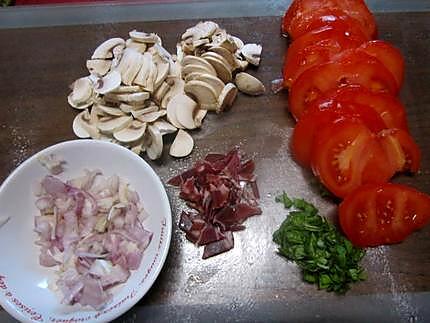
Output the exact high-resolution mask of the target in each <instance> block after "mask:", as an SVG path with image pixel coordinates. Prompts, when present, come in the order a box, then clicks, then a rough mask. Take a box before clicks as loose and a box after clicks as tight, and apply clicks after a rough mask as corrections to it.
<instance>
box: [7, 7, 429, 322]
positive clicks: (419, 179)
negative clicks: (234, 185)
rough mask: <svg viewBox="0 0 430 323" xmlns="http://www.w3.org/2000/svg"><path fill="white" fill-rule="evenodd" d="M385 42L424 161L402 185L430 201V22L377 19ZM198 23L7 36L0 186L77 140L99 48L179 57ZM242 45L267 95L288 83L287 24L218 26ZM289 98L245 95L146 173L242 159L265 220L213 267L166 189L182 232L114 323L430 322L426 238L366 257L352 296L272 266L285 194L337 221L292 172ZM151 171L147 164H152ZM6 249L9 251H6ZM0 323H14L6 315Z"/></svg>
mask: <svg viewBox="0 0 430 323" xmlns="http://www.w3.org/2000/svg"><path fill="white" fill-rule="evenodd" d="M376 18H377V21H378V26H379V31H380V38H382V39H385V40H389V41H391V42H392V43H393V44H395V45H396V46H397V47H399V48H400V49H401V51H402V52H403V54H404V55H405V58H406V79H405V84H404V86H403V89H402V92H401V98H402V100H403V102H404V103H405V105H406V107H407V114H408V119H409V126H410V130H411V133H412V135H413V136H414V138H415V139H416V141H417V143H418V145H419V146H420V147H421V149H422V153H423V157H422V166H421V172H420V173H419V174H418V175H416V176H414V177H407V176H404V175H401V176H397V177H396V178H395V179H394V181H396V182H401V183H405V184H409V185H412V186H414V187H416V188H418V189H420V190H422V191H424V192H426V193H430V139H429V138H430V90H429V86H430V69H429V66H430V65H429V61H428V60H429V58H430V38H429V37H430V36H429V35H430V13H425V12H421V13H414V12H408V13H381V14H376ZM197 21H198V20H180V21H174V22H168V21H164V22H163V21H162V22H136V23H119V24H103V25H84V26H82V25H81V26H63V27H49V28H27V29H10V30H0V40H1V44H2V45H1V49H0V98H1V112H2V113H1V116H0V153H1V158H0V182H2V181H3V180H4V179H5V178H6V177H7V176H8V174H9V173H10V172H11V171H12V170H13V169H14V168H15V167H17V166H18V165H19V164H20V163H21V162H22V161H23V160H25V159H26V158H27V157H29V156H31V155H32V154H34V153H35V152H37V151H39V150H41V149H43V148H45V147H47V146H49V145H52V144H55V143H58V142H61V141H64V140H69V139H74V138H75V137H74V134H73V132H72V129H71V124H72V120H73V118H74V116H75V115H76V113H77V112H76V111H75V110H73V109H72V108H70V107H69V106H68V104H67V100H66V97H67V94H68V93H69V89H68V85H69V84H70V83H71V82H72V81H73V80H75V79H76V78H78V77H80V76H84V75H86V69H85V60H86V59H87V58H88V57H89V56H90V54H91V53H92V51H93V49H94V48H95V46H96V45H97V44H99V43H100V42H101V41H102V40H104V39H107V38H108V37H114V36H121V37H126V35H127V32H128V31H129V30H132V29H135V28H136V29H139V30H140V29H143V30H145V31H155V32H157V33H158V34H159V35H160V36H161V37H162V39H163V41H164V44H165V47H166V48H167V49H169V50H170V51H173V49H174V48H175V44H176V42H177V37H178V36H179V33H180V31H183V30H185V28H186V27H189V26H191V25H192V24H194V23H196V22H197ZM215 21H216V22H218V23H219V24H220V25H222V26H223V27H225V28H227V30H228V31H229V32H231V33H232V34H235V35H237V36H239V37H240V38H242V39H243V40H245V41H249V42H251V41H252V42H257V43H261V44H263V48H264V49H263V59H262V64H261V66H260V67H259V68H258V69H253V70H251V73H252V74H255V75H256V76H258V77H259V78H260V79H262V80H263V81H264V83H265V85H266V87H267V88H270V83H271V81H272V80H273V79H276V78H279V77H280V75H281V74H280V69H281V64H282V56H283V53H284V52H285V50H286V48H287V46H286V41H285V39H283V38H282V37H281V36H280V35H279V25H280V17H279V16H275V17H254V18H237V19H236V18H228V19H215ZM286 106H287V94H286V93H279V94H273V93H271V92H269V91H268V92H267V94H266V95H264V96H261V97H257V98H252V97H247V96H245V95H242V94H241V95H239V97H238V99H237V101H236V103H235V104H234V107H233V108H232V109H231V110H230V111H228V112H226V113H224V114H221V115H209V116H208V117H207V118H206V120H205V122H204V125H203V127H202V129H201V130H198V131H195V132H193V137H194V139H195V142H196V147H195V150H194V152H193V154H192V155H191V156H190V157H188V158H185V159H181V160H176V159H173V158H171V157H169V156H168V154H167V152H165V153H164V156H163V158H162V159H161V160H160V161H158V162H150V163H151V165H152V166H153V167H154V169H155V171H156V172H157V173H158V174H159V176H160V177H161V179H162V180H163V182H165V181H166V180H167V179H168V178H170V177H171V176H173V175H175V174H177V173H179V172H180V171H181V170H184V169H186V168H187V167H189V166H190V165H191V164H192V163H193V162H194V161H196V160H197V159H199V158H201V157H203V156H204V155H205V154H206V153H208V152H214V151H218V152H225V151H227V150H228V149H230V148H232V147H233V146H235V145H238V146H240V147H241V149H242V150H243V151H244V152H246V153H247V154H248V155H249V156H251V157H253V158H254V159H255V161H256V164H257V170H256V172H257V174H258V183H259V187H260V191H261V195H262V198H261V206H262V208H263V214H262V215H261V216H256V217H253V218H251V219H249V220H248V221H247V222H246V226H247V229H246V230H245V231H243V232H239V233H237V234H236V235H235V242H236V246H235V248H234V249H233V250H232V251H230V252H228V253H225V254H222V255H220V256H217V257H213V258H210V259H208V260H202V259H201V253H202V248H196V247H195V246H194V245H192V244H191V243H189V242H188V241H186V240H185V238H184V235H183V234H182V232H181V231H180V230H179V229H178V225H177V223H178V215H179V212H180V210H181V208H182V206H183V204H182V203H181V202H180V201H179V199H178V197H177V193H178V192H177V191H175V190H174V189H171V188H167V192H168V195H169V198H170V201H171V205H172V216H173V222H174V228H173V235H172V243H171V248H170V252H169V255H168V258H167V261H166V263H165V266H164V268H163V270H162V272H161V274H160V276H159V278H158V279H157V281H156V283H155V284H154V286H153V287H152V288H151V290H150V291H149V293H148V294H147V295H146V296H145V297H144V298H143V299H142V300H141V301H140V302H139V303H138V305H137V306H135V307H134V308H133V309H132V310H130V311H129V312H128V313H126V314H125V315H124V316H122V317H121V318H119V319H118V322H142V321H146V320H147V321H166V322H167V321H187V322H188V321H292V322H294V321H303V322H304V321H306V322H308V321H323V322H326V321H327V322H332V321H348V322H364V321H373V322H376V321H377V322H385V321H386V322H395V321H408V320H409V321H411V322H414V321H415V320H417V321H418V322H421V321H426V320H430V308H429V307H428V304H430V271H429V269H430V239H429V238H430V226H428V227H427V228H425V229H424V230H422V231H420V232H418V233H415V234H413V235H412V236H411V237H409V238H408V239H407V240H406V241H405V242H403V243H401V244H399V245H395V246H386V247H379V248H374V249H369V250H368V251H367V255H366V257H365V259H364V261H363V265H364V267H365V268H366V269H367V272H368V275H369V278H368V280H367V281H365V282H363V283H359V284H355V285H354V286H353V288H352V290H351V291H349V292H348V293H347V294H346V296H336V295H333V294H331V293H326V292H324V291H318V290H317V289H316V288H315V287H314V286H311V285H307V284H305V283H303V282H302V281H301V278H300V273H299V270H298V268H297V267H296V266H295V265H294V264H293V263H289V262H286V261H285V260H284V259H282V258H281V257H279V256H278V255H277V254H276V246H275V244H274V243H273V242H272V238H271V237H272V233H273V231H274V230H275V229H276V228H277V226H278V225H279V224H280V223H281V222H282V221H283V219H284V218H285V215H286V212H285V211H284V210H283V209H282V207H281V206H280V205H278V204H276V203H275V202H274V196H275V195H276V194H277V193H279V192H280V191H282V190H285V191H287V192H288V193H289V194H290V195H291V196H294V197H303V198H306V199H308V200H310V201H312V202H313V203H315V204H316V205H317V206H318V207H319V208H320V209H321V210H322V213H323V214H325V215H327V216H329V217H334V216H335V213H336V207H335V205H334V204H333V203H332V202H331V201H329V200H325V199H323V198H321V197H319V195H318V193H317V191H316V190H315V188H314V186H313V185H312V184H311V181H312V176H311V174H310V173H309V172H308V171H306V170H304V169H303V168H301V167H299V166H298V165H296V164H295V162H294V161H293V160H292V158H291V153H290V151H289V148H288V143H289V139H290V136H291V131H292V128H293V126H294V122H293V119H292V118H291V116H290V115H289V114H288V113H287V111H286ZM145 159H146V157H145ZM2 247H3V246H2ZM0 321H2V322H3V321H5V322H13V319H12V318H11V317H10V316H9V315H8V314H7V313H5V312H4V311H0Z"/></svg>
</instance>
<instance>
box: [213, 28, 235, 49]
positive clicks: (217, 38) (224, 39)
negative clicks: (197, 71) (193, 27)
mask: <svg viewBox="0 0 430 323" xmlns="http://www.w3.org/2000/svg"><path fill="white" fill-rule="evenodd" d="M212 44H213V45H215V46H221V47H224V48H225V49H227V50H229V51H230V52H231V53H235V52H236V50H237V45H236V43H235V41H234V39H233V38H232V37H231V36H230V35H228V34H227V32H226V31H225V30H220V31H218V32H217V33H216V34H215V35H214V36H213V37H212Z"/></svg>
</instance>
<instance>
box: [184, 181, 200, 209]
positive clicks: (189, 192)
mask: <svg viewBox="0 0 430 323" xmlns="http://www.w3.org/2000/svg"><path fill="white" fill-rule="evenodd" d="M179 197H180V198H182V199H184V200H187V201H190V202H196V203H198V202H200V201H201V199H202V194H201V193H200V192H199V190H198V188H197V187H196V185H195V179H194V177H190V178H187V180H186V181H185V182H184V183H183V184H182V185H181V192H180V193H179Z"/></svg>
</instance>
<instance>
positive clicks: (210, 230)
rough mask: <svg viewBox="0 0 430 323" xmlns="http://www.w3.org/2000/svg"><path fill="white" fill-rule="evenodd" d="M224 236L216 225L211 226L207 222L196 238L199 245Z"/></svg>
mask: <svg viewBox="0 0 430 323" xmlns="http://www.w3.org/2000/svg"><path fill="white" fill-rule="evenodd" d="M224 238H225V236H224V235H223V234H222V233H221V231H220V230H219V228H218V227H215V226H213V225H212V224H209V223H207V224H206V225H205V227H204V228H203V230H201V232H200V237H199V239H198V240H197V244H198V245H199V246H203V245H207V244H208V243H212V242H215V241H218V240H221V239H224Z"/></svg>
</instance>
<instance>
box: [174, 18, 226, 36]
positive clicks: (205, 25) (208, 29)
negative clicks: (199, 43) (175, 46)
mask: <svg viewBox="0 0 430 323" xmlns="http://www.w3.org/2000/svg"><path fill="white" fill-rule="evenodd" d="M218 28H219V26H218V24H216V23H215V22H213V21H204V22H202V21H201V22H199V23H198V24H197V25H195V26H193V27H191V28H188V29H187V30H186V31H185V32H184V33H183V34H182V36H181V39H183V40H184V39H187V38H190V37H192V39H193V40H198V39H201V38H209V37H210V36H212V35H213V33H214V32H215V31H216V30H217V29H218Z"/></svg>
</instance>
